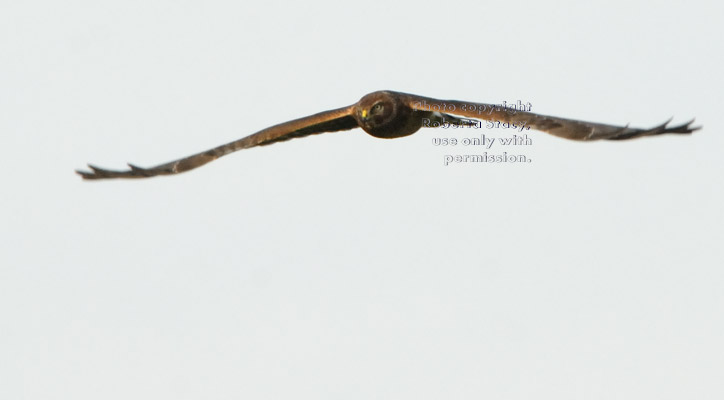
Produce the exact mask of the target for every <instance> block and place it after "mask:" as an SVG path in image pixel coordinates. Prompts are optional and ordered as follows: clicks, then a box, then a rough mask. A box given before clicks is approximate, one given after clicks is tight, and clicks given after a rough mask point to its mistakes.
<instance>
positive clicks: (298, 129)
mask: <svg viewBox="0 0 724 400" xmlns="http://www.w3.org/2000/svg"><path fill="white" fill-rule="evenodd" d="M519 108H522V109H525V107H509V106H507V105H505V106H504V105H501V104H486V103H475V102H466V101H460V100H439V99H434V98H430V97H423V96H418V95H414V94H409V93H402V92H395V91H391V90H380V91H376V92H372V93H369V94H367V95H365V96H363V97H362V98H361V99H360V100H359V101H358V102H357V103H355V104H352V105H350V106H347V107H342V108H337V109H333V110H328V111H322V112H320V113H317V114H313V115H310V116H307V117H303V118H299V119H294V120H291V121H287V122H283V123H280V124H277V125H274V126H271V127H268V128H266V129H262V130H260V131H258V132H256V133H253V134H251V135H249V136H246V137H243V138H241V139H238V140H235V141H233V142H229V143H226V144H223V145H221V146H217V147H214V148H212V149H209V150H206V151H202V152H200V153H196V154H193V155H190V156H188V157H183V158H180V159H177V160H174V161H170V162H167V163H163V164H159V165H156V166H154V167H149V168H143V167H139V166H137V165H134V164H130V163H129V164H128V169H125V170H111V169H105V168H100V167H97V166H95V165H92V164H88V168H89V169H90V170H76V173H78V174H79V175H80V176H81V177H83V178H84V179H89V180H97V179H113V178H149V177H154V176H161V175H173V174H178V173H181V172H186V171H189V170H192V169H195V168H198V167H200V166H202V165H204V164H207V163H209V162H211V161H213V160H216V159H218V158H220V157H223V156H225V155H227V154H230V153H233V152H235V151H238V150H242V149H248V148H252V147H257V146H267V145H270V144H273V143H277V142H282V141H286V140H289V139H293V138H300V137H305V136H309V135H316V134H320V133H325V132H338V131H345V130H350V129H354V128H362V129H363V130H364V131H365V132H367V133H368V134H369V135H371V136H374V137H376V138H382V139H394V138H399V137H404V136H409V135H412V134H413V133H415V132H417V131H418V130H420V129H421V128H423V127H440V126H454V127H463V126H472V125H474V124H476V123H479V121H481V120H482V121H495V122H497V123H499V124H500V123H503V124H508V126H511V127H520V128H521V129H522V128H523V127H525V129H533V130H538V131H542V132H546V133H549V134H551V135H554V136H558V137H561V138H565V139H571V140H578V141H592V140H602V139H604V140H628V139H633V138H639V137H644V136H657V135H662V134H690V133H692V132H694V131H696V130H698V129H701V126H697V127H692V126H691V124H692V123H693V122H694V120H693V119H692V120H691V121H689V122H686V123H684V124H681V125H677V126H669V123H670V122H671V119H669V120H668V121H666V122H665V123H663V124H661V125H658V126H655V127H653V128H649V129H639V128H630V127H629V126H628V125H626V126H615V125H607V124H601V123H595V122H586V121H581V120H575V119H566V118H560V117H553V116H548V115H542V114H536V113H532V112H529V111H524V110H521V109H519ZM446 124H447V125H446Z"/></svg>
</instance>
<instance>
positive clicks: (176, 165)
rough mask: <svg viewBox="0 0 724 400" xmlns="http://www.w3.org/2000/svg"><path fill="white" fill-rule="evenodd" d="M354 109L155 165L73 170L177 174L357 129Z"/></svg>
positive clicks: (98, 174) (88, 174) (86, 174)
mask: <svg viewBox="0 0 724 400" xmlns="http://www.w3.org/2000/svg"><path fill="white" fill-rule="evenodd" d="M353 110H354V106H348V107H343V108H338V109H335V110H330V111H323V112H321V113H318V114H314V115H310V116H308V117H304V118H299V119H295V120H292V121H288V122H284V123H281V124H279V125H274V126H271V127H269V128H266V129H263V130H261V131H259V132H256V133H254V134H252V135H249V136H247V137H245V138H242V139H239V140H235V141H233V142H230V143H227V144H224V145H221V146H218V147H214V148H213V149H209V150H206V151H203V152H201V153H197V154H194V155H191V156H188V157H184V158H180V159H178V160H174V161H170V162H167V163H165V164H161V165H157V166H155V167H150V168H141V167H138V166H135V165H133V164H128V167H129V169H127V170H123V171H114V170H108V169H104V168H99V167H96V166H94V165H91V164H88V168H90V171H82V170H76V172H77V173H78V174H79V175H80V176H82V177H83V178H84V179H109V178H148V177H152V176H157V175H171V174H177V173H179V172H184V171H188V170H190V169H194V168H197V167H200V166H202V165H204V164H206V163H208V162H210V161H213V160H216V159H217V158H219V157H222V156H225V155H227V154H229V153H233V152H235V151H237V150H241V149H248V148H250V147H254V146H264V145H267V144H272V143H276V142H281V141H284V140H289V139H293V138H298V137H303V136H308V135H314V134H317V133H324V132H336V131H342V130H347V129H352V128H356V127H357V122H356V121H355V119H354V117H353V114H352V112H353Z"/></svg>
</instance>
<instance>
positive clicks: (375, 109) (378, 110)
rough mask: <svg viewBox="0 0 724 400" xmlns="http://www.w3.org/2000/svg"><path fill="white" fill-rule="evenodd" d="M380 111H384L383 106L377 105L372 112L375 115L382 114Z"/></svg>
mask: <svg viewBox="0 0 724 400" xmlns="http://www.w3.org/2000/svg"><path fill="white" fill-rule="evenodd" d="M380 111H382V104H380V103H377V104H375V105H374V106H372V112H373V113H375V114H376V113H378V112H380Z"/></svg>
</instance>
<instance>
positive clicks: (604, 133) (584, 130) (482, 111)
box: [404, 93, 701, 140]
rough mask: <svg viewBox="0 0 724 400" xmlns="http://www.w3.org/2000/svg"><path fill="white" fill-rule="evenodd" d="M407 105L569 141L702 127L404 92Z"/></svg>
mask: <svg viewBox="0 0 724 400" xmlns="http://www.w3.org/2000/svg"><path fill="white" fill-rule="evenodd" d="M404 95H405V96H406V102H407V104H408V105H409V106H410V107H412V108H413V109H416V110H422V111H439V112H445V113H448V114H454V115H460V116H463V117H468V118H474V119H480V120H485V121H500V122H507V123H511V124H517V125H519V126H521V125H524V126H529V127H530V128H531V129H535V130H538V131H542V132H546V133H550V134H551V135H555V136H558V137H562V138H566V139H572V140H599V139H607V140H624V139H633V138H637V137H642V136H652V135H661V134H665V133H678V134H688V133H692V132H694V131H695V130H697V129H700V128H701V127H692V126H691V124H692V123H693V122H694V120H693V119H692V120H691V121H689V122H686V123H684V124H681V125H676V126H669V125H668V124H669V122H670V121H671V119H669V120H668V121H667V122H665V123H663V124H662V125H659V126H656V127H654V128H650V129H639V128H630V127H629V126H628V125H626V126H616V125H607V124H600V123H596V122H587V121H580V120H575V119H567V118H560V117H552V116H548V115H542V114H536V113H532V112H527V111H519V110H513V109H510V108H503V107H501V106H500V105H495V104H486V103H473V102H464V101H458V100H438V99H433V98H429V97H423V96H417V95H411V94H407V93H405V94H404Z"/></svg>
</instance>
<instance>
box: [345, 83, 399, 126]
mask: <svg viewBox="0 0 724 400" xmlns="http://www.w3.org/2000/svg"><path fill="white" fill-rule="evenodd" d="M398 102H399V99H397V98H396V97H395V95H394V94H393V93H390V92H385V91H380V92H373V93H370V94H368V95H366V96H364V97H362V99H360V101H359V103H357V110H356V112H355V117H356V119H357V122H358V123H359V125H360V126H361V127H362V128H363V129H364V130H366V131H368V129H375V128H379V127H382V126H384V125H385V124H387V123H389V122H391V121H392V120H393V119H394V118H395V115H396V114H397V109H398Z"/></svg>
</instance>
